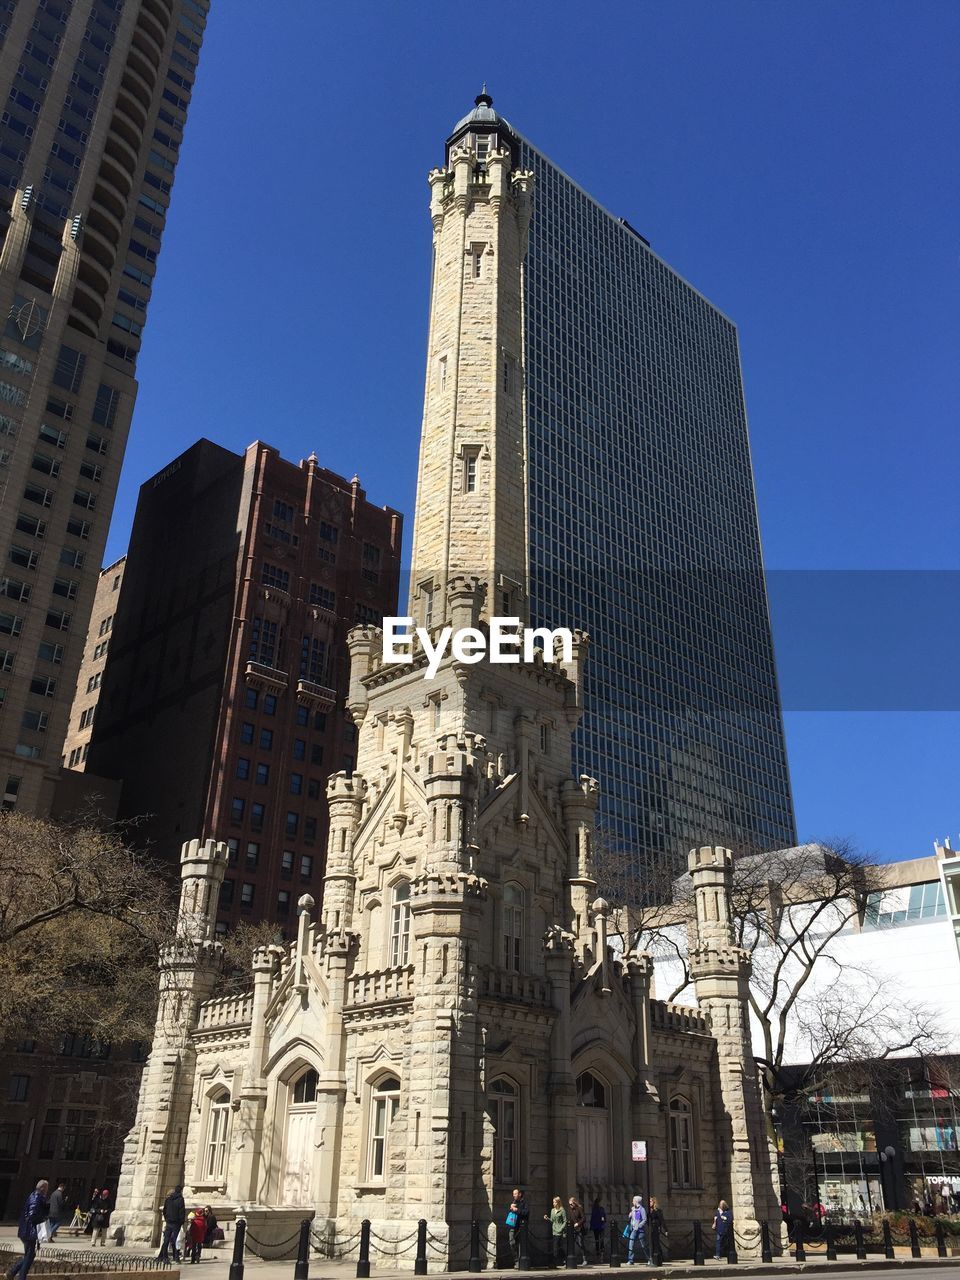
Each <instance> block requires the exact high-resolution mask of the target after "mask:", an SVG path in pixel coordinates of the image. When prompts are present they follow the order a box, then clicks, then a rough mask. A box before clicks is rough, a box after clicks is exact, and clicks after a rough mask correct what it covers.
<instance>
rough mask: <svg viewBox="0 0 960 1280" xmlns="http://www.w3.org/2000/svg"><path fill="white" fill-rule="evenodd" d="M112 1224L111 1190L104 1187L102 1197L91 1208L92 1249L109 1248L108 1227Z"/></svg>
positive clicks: (89, 1222) (89, 1223)
mask: <svg viewBox="0 0 960 1280" xmlns="http://www.w3.org/2000/svg"><path fill="white" fill-rule="evenodd" d="M109 1222H110V1188H109V1187H104V1188H103V1190H102V1191H101V1192H100V1195H99V1196H98V1197H97V1199H96V1200H94V1202H93V1204H92V1205H91V1206H90V1216H89V1220H88V1225H89V1226H90V1227H91V1228H92V1235H91V1237H90V1248H91V1249H95V1248H96V1247H97V1245H98V1244H99V1245H101V1246H102V1247H103V1248H104V1249H105V1248H106V1247H107V1226H108V1224H109Z"/></svg>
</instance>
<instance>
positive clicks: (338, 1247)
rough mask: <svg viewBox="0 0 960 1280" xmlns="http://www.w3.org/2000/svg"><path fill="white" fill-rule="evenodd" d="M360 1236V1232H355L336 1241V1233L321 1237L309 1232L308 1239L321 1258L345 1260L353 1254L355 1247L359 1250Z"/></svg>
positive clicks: (318, 1234)
mask: <svg viewBox="0 0 960 1280" xmlns="http://www.w3.org/2000/svg"><path fill="white" fill-rule="evenodd" d="M361 1234H362V1232H360V1231H355V1232H354V1233H353V1235H352V1236H347V1237H346V1239H344V1240H338V1239H337V1233H336V1231H333V1232H331V1233H330V1234H329V1235H321V1234H320V1232H318V1231H311V1233H310V1239H311V1241H312V1243H313V1245H314V1248H315V1249H316V1251H317V1253H319V1254H320V1256H321V1257H323V1258H329V1259H336V1258H347V1257H349V1255H350V1254H351V1253H352V1252H353V1249H354V1246H355V1245H356V1246H357V1248H359V1245H360V1236H361Z"/></svg>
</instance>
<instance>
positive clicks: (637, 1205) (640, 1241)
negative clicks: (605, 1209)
mask: <svg viewBox="0 0 960 1280" xmlns="http://www.w3.org/2000/svg"><path fill="white" fill-rule="evenodd" d="M627 1226H628V1227H629V1229H630V1237H629V1241H630V1242H629V1244H628V1245H627V1262H628V1263H632V1262H635V1261H637V1257H636V1253H637V1245H639V1246H640V1251H641V1252H642V1254H643V1256H644V1258H645V1259H646V1261H647V1262H649V1261H650V1253H649V1251H648V1249H647V1211H646V1209H645V1208H644V1207H643V1196H634V1197H633V1204H632V1206H631V1208H630V1214H629V1216H628V1218H627Z"/></svg>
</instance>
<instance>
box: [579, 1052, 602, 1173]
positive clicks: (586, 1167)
mask: <svg viewBox="0 0 960 1280" xmlns="http://www.w3.org/2000/svg"><path fill="white" fill-rule="evenodd" d="M608 1108H609V1091H608V1089H607V1085H606V1084H605V1082H604V1081H603V1080H601V1079H600V1077H599V1076H596V1075H594V1074H593V1072H592V1071H584V1072H583V1073H582V1074H581V1075H579V1076H578V1077H577V1182H579V1183H580V1185H581V1186H591V1185H596V1184H598V1183H605V1182H608V1181H609V1175H610V1112H609V1109H608Z"/></svg>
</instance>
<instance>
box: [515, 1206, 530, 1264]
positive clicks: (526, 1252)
mask: <svg viewBox="0 0 960 1280" xmlns="http://www.w3.org/2000/svg"><path fill="white" fill-rule="evenodd" d="M529 1242H530V1223H529V1222H528V1221H527V1219H526V1218H521V1219H520V1238H519V1246H520V1256H519V1258H518V1259H517V1270H518V1271H529V1270H530V1247H529Z"/></svg>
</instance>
